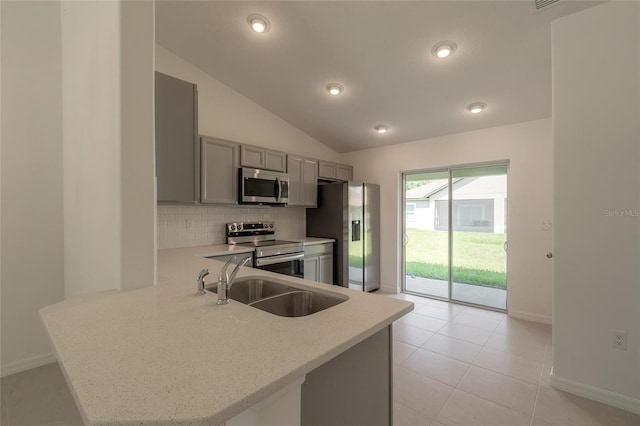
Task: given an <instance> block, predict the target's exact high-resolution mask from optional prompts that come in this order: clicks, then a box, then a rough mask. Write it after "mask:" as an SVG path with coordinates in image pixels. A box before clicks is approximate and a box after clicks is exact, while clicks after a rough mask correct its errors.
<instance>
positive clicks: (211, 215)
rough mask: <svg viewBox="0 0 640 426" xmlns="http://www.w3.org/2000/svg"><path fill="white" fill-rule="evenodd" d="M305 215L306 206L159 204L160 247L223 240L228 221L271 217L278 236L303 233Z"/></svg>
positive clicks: (292, 236) (209, 243) (294, 236)
mask: <svg viewBox="0 0 640 426" xmlns="http://www.w3.org/2000/svg"><path fill="white" fill-rule="evenodd" d="M305 218H306V215H305V209H304V208H303V207H269V206H223V207H216V206H164V205H159V206H158V248H160V249H165V248H177V247H189V246H204V245H212V244H224V243H225V227H224V225H225V224H226V223H229V222H251V221H260V220H270V221H273V222H275V223H276V228H277V230H276V237H277V238H278V239H287V238H296V237H304V236H305V234H306V228H305Z"/></svg>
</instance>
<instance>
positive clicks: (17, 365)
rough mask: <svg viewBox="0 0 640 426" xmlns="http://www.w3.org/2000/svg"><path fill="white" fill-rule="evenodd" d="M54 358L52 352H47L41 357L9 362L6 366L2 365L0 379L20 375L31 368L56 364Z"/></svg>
mask: <svg viewBox="0 0 640 426" xmlns="http://www.w3.org/2000/svg"><path fill="white" fill-rule="evenodd" d="M56 361H57V360H56V357H55V355H54V354H53V352H49V353H46V354H42V355H36V356H33V357H31V358H25V359H21V360H19V361H14V362H11V363H9V364H7V365H3V366H2V367H1V369H0V370H1V371H0V377H4V376H10V375H12V374H16V373H21V372H23V371H26V370H30V369H32V368H36V367H41V366H43V365H47V364H51V363H52V362H56Z"/></svg>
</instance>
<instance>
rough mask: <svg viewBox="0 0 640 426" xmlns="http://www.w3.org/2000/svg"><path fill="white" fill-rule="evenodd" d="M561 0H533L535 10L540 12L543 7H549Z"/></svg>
mask: <svg viewBox="0 0 640 426" xmlns="http://www.w3.org/2000/svg"><path fill="white" fill-rule="evenodd" d="M559 2H560V0H533V11H534V12H539V11H541V10H543V9H547V8H549V7H551V6H553V5H554V4H556V3H559Z"/></svg>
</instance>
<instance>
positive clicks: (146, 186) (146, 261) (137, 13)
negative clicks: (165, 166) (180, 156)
mask: <svg viewBox="0 0 640 426" xmlns="http://www.w3.org/2000/svg"><path fill="white" fill-rule="evenodd" d="M121 8H122V9H121V10H122V13H121V39H122V43H121V49H122V51H121V58H122V63H121V66H122V69H121V70H122V79H121V100H122V102H121V105H120V107H121V110H122V128H121V132H122V142H121V166H122V171H121V184H122V186H121V195H122V205H121V208H122V212H121V214H122V234H121V235H122V237H121V238H122V239H121V244H122V252H121V259H122V260H121V261H122V284H121V288H122V289H123V290H129V289H133V288H139V287H145V286H149V285H153V284H154V283H155V274H156V256H155V253H156V250H155V249H156V222H155V218H156V191H155V125H154V119H155V114H154V111H155V109H154V70H155V55H154V52H155V3H154V2H152V1H125V2H122V3H121Z"/></svg>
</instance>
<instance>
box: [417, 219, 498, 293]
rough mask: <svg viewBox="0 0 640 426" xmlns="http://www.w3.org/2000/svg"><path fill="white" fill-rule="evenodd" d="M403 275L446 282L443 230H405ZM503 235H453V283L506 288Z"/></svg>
mask: <svg viewBox="0 0 640 426" xmlns="http://www.w3.org/2000/svg"><path fill="white" fill-rule="evenodd" d="M407 236H408V237H409V243H408V244H407V247H406V253H407V265H406V268H407V269H406V272H407V275H413V276H417V277H424V278H434V279H440V280H447V264H448V259H447V258H448V248H447V241H448V235H447V232H446V231H426V230H420V229H407ZM504 241H505V234H491V233H487V232H457V231H456V232H454V234H453V281H454V282H457V283H467V284H475V285H481V286H485V287H496V288H506V287H507V255H506V253H505V252H504V250H503V244H504Z"/></svg>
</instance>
